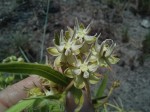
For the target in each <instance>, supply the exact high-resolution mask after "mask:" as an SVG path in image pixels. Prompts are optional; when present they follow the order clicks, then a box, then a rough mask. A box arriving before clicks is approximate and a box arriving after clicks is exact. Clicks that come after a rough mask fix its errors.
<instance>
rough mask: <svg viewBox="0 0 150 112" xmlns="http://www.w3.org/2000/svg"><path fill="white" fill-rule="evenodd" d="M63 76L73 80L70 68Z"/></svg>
mask: <svg viewBox="0 0 150 112" xmlns="http://www.w3.org/2000/svg"><path fill="white" fill-rule="evenodd" d="M64 74H65V75H66V76H67V77H69V78H73V74H72V70H71V69H70V68H67V69H66V70H65V71H64Z"/></svg>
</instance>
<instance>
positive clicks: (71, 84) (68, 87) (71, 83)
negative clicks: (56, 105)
mask: <svg viewBox="0 0 150 112" xmlns="http://www.w3.org/2000/svg"><path fill="white" fill-rule="evenodd" d="M73 83H74V80H72V81H71V82H70V83H69V84H68V86H67V87H66V88H65V90H64V91H68V90H69V89H70V88H71V87H72V86H73Z"/></svg>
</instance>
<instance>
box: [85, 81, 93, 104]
mask: <svg viewBox="0 0 150 112" xmlns="http://www.w3.org/2000/svg"><path fill="white" fill-rule="evenodd" d="M84 82H85V89H86V92H87V97H88V100H89V101H90V103H92V100H91V91H90V86H89V82H88V81H87V80H86V79H85V80H84Z"/></svg>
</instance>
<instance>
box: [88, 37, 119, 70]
mask: <svg viewBox="0 0 150 112" xmlns="http://www.w3.org/2000/svg"><path fill="white" fill-rule="evenodd" d="M98 38H99V37H98ZM98 38H97V40H96V42H95V47H94V49H92V52H93V55H92V56H91V59H90V60H91V61H92V62H93V61H97V63H98V64H99V65H100V66H105V67H107V66H110V64H116V63H117V62H118V61H119V59H118V58H116V57H115V56H114V55H113V51H114V49H115V47H116V43H114V42H113V40H112V39H106V40H105V41H103V42H102V43H101V44H100V45H99V44H98Z"/></svg>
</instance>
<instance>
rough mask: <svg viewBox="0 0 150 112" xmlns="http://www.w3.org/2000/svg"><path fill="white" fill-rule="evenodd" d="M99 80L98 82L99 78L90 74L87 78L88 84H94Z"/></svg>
mask: <svg viewBox="0 0 150 112" xmlns="http://www.w3.org/2000/svg"><path fill="white" fill-rule="evenodd" d="M99 80H100V78H98V77H96V76H95V74H91V75H90V76H89V82H90V83H91V84H96V83H97V82H98V81H99Z"/></svg>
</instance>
